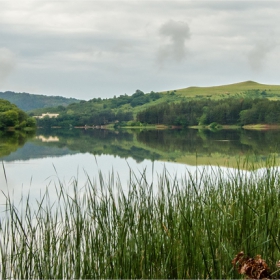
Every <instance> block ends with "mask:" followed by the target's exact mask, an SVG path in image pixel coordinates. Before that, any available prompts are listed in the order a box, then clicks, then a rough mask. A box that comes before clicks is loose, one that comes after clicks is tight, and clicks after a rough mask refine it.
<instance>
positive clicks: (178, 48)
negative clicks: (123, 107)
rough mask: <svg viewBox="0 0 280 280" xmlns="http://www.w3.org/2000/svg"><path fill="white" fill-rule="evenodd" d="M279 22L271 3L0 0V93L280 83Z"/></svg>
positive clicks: (107, 92) (109, 93) (103, 92)
mask: <svg viewBox="0 0 280 280" xmlns="http://www.w3.org/2000/svg"><path fill="white" fill-rule="evenodd" d="M279 14H280V1H277V0H275V1H267V0H266V1H256V0H248V1H238V0H232V1H231V0H220V1H210V0H205V1H200V0H193V1H187V0H184V1H177V0H172V1H169V0H160V1H158V0H150V1H145V0H137V1H135V0H126V1H119V0H102V1H95V0H92V1H89V0H76V1H69V0H56V1H54V0H48V1H46V0H36V1H31V0H26V1H25V0H21V1H13V0H4V1H3V0H0V91H8V90H10V91H15V92H28V93H32V94H43V95H59V96H65V97H74V98H78V99H84V100H89V99H92V98H97V97H101V98H111V97H113V96H119V95H123V94H128V95H131V94H133V93H134V92H135V91H136V90H137V89H139V90H142V91H144V92H146V93H148V92H150V91H155V92H157V91H164V90H173V89H180V88H186V87H189V86H215V85H224V84H231V83H236V82H242V81H247V80H253V81H256V82H259V83H264V84H280V81H279V73H280V45H279V44H280V16H279Z"/></svg>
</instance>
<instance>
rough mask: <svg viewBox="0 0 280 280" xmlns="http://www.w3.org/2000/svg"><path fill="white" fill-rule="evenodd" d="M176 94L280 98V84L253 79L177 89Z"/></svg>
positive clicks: (193, 96)
mask: <svg viewBox="0 0 280 280" xmlns="http://www.w3.org/2000/svg"><path fill="white" fill-rule="evenodd" d="M164 93H167V92H164ZM176 94H177V95H179V96H184V97H188V98H201V97H208V98H211V99H220V98H225V97H229V96H230V97H232V96H238V97H240V96H247V97H261V96H265V97H267V98H268V99H280V85H265V84H259V83H256V82H253V81H246V82H241V83H235V84H230V85H221V86H212V87H188V88H183V89H177V90H176Z"/></svg>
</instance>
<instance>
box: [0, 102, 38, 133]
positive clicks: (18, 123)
mask: <svg viewBox="0 0 280 280" xmlns="http://www.w3.org/2000/svg"><path fill="white" fill-rule="evenodd" d="M35 126H36V120H35V119H34V118H32V117H29V116H28V115H27V114H26V113H25V112H24V111H22V110H20V109H19V108H18V107H17V106H16V105H14V104H12V103H10V102H9V101H7V100H3V99H0V130H5V129H6V128H8V127H14V128H16V129H25V128H27V127H29V128H32V127H35Z"/></svg>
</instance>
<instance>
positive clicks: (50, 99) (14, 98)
mask: <svg viewBox="0 0 280 280" xmlns="http://www.w3.org/2000/svg"><path fill="white" fill-rule="evenodd" d="M0 98H1V99H5V100H8V101H10V102H11V103H13V104H15V105H16V106H17V107H18V108H20V109H21V110H23V111H31V110H34V109H38V108H49V107H57V106H67V105H69V104H72V103H76V102H79V101H80V100H77V99H75V98H66V97H62V96H45V95H39V94H29V93H25V92H22V93H17V92H13V91H5V92H0Z"/></svg>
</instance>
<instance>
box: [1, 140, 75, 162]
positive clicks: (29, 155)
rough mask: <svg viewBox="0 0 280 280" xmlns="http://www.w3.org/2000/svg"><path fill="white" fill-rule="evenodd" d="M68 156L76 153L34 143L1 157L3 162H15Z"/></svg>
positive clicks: (66, 149)
mask: <svg viewBox="0 0 280 280" xmlns="http://www.w3.org/2000/svg"><path fill="white" fill-rule="evenodd" d="M69 154H76V152H74V151H71V150H69V149H68V148H67V147H64V148H59V147H48V146H41V145H40V146H39V145H36V144H35V143H32V142H29V143H26V144H25V145H24V146H23V147H21V148H19V149H18V150H17V151H16V152H14V153H11V154H10V155H8V156H6V157H3V158H2V160H4V161H15V160H29V159H33V158H44V157H60V156H64V155H69Z"/></svg>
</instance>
